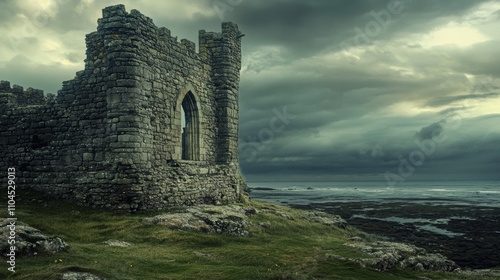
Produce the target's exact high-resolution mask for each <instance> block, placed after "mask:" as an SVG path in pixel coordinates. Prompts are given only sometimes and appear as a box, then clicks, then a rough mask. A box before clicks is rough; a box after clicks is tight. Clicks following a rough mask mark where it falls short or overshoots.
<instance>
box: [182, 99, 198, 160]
mask: <svg viewBox="0 0 500 280" xmlns="http://www.w3.org/2000/svg"><path fill="white" fill-rule="evenodd" d="M181 151H182V154H181V159H183V160H200V114H199V109H198V104H197V102H196V99H195V97H194V95H193V93H192V92H191V91H188V93H186V95H185V96H184V99H183V100H182V103H181Z"/></svg>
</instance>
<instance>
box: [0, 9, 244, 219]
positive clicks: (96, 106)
mask: <svg viewBox="0 0 500 280" xmlns="http://www.w3.org/2000/svg"><path fill="white" fill-rule="evenodd" d="M242 36H243V35H242V34H241V33H240V32H239V30H238V27H237V25H236V24H233V23H222V32H220V33H217V32H206V31H204V30H201V31H200V32H199V50H198V52H196V48H195V44H194V43H193V42H191V41H189V40H186V39H182V40H180V42H178V41H177V38H176V37H172V36H171V35H170V30H168V29H166V28H163V27H162V28H158V27H156V26H155V25H154V24H153V21H152V20H151V19H150V18H148V17H146V16H144V15H142V14H141V13H140V12H139V11H137V10H131V11H130V13H127V12H126V10H125V7H124V6H123V5H116V6H111V7H107V8H105V9H103V17H102V18H101V19H99V20H98V26H97V31H95V32H92V33H90V34H88V35H87V36H86V45H87V52H86V59H85V69H84V70H83V71H80V72H78V73H77V74H76V77H75V78H74V79H73V80H70V81H66V82H63V87H62V89H61V90H60V91H59V92H58V95H57V97H56V98H55V99H50V98H45V99H44V97H43V93H41V91H39V90H34V89H28V90H26V91H23V89H22V88H21V87H19V86H14V87H13V88H10V84H9V83H8V82H2V83H1V84H0V133H1V137H0V141H1V142H0V144H1V145H2V147H3V148H2V149H1V151H0V153H1V154H0V166H1V170H7V169H6V168H7V167H14V168H16V170H17V177H18V179H17V180H18V182H17V184H18V187H19V188H33V189H36V190H39V191H42V192H44V193H46V194H48V195H51V196H55V197H58V198H63V199H68V200H73V201H77V202H79V203H81V204H84V205H89V206H93V207H107V208H119V209H130V210H132V211H134V210H142V209H151V210H153V209H162V208H166V207H170V206H179V205H194V204H201V203H216V204H217V203H227V202H234V201H238V200H240V199H241V198H242V196H244V195H246V193H245V190H246V188H245V183H244V181H243V179H242V177H241V175H240V170H239V164H238V153H237V142H238V87H239V72H240V68H241V37H242Z"/></svg>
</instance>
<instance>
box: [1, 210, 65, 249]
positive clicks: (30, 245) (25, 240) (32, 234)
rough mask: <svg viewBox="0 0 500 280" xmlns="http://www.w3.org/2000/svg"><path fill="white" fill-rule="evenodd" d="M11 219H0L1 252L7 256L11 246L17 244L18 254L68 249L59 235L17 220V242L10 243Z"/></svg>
mask: <svg viewBox="0 0 500 280" xmlns="http://www.w3.org/2000/svg"><path fill="white" fill-rule="evenodd" d="M10 221H11V220H9V219H3V220H0V253H1V254H2V256H6V255H7V254H8V253H9V252H10V247H11V246H16V251H15V252H16V256H34V255H38V254H54V253H58V252H62V251H66V250H67V248H68V245H67V244H66V243H65V242H64V241H63V240H62V239H61V238H59V237H57V236H47V235H45V234H43V233H42V232H41V231H40V230H38V229H36V228H33V227H30V226H29V225H27V224H25V223H23V222H20V221H16V223H15V232H16V238H15V241H16V243H15V244H9V243H8V240H9V239H8V236H9V235H10V231H11V229H10V228H9V224H10Z"/></svg>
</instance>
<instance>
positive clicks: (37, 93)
mask: <svg viewBox="0 0 500 280" xmlns="http://www.w3.org/2000/svg"><path fill="white" fill-rule="evenodd" d="M45 101H46V100H45V97H44V95H43V90H40V89H34V88H31V87H30V88H27V89H26V90H24V89H23V87H22V86H19V85H13V86H12V87H11V86H10V82H8V81H0V106H4V107H5V106H7V107H9V108H10V109H15V108H17V107H26V106H30V105H43V104H45Z"/></svg>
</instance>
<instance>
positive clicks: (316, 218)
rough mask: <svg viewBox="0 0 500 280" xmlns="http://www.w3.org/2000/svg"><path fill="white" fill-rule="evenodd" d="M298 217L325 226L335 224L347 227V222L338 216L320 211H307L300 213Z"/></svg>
mask: <svg viewBox="0 0 500 280" xmlns="http://www.w3.org/2000/svg"><path fill="white" fill-rule="evenodd" d="M300 218H301V219H303V220H306V221H310V222H314V223H320V224H323V225H326V226H336V227H339V228H347V222H346V221H345V220H344V219H342V218H341V217H340V216H337V215H332V214H328V213H325V212H321V211H307V212H304V213H302V214H301V215H300Z"/></svg>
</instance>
